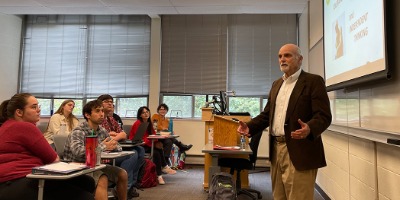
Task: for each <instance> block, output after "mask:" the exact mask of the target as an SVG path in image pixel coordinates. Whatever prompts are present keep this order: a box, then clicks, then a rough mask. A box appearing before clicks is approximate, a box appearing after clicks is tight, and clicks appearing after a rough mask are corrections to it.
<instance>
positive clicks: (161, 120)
mask: <svg viewBox="0 0 400 200" xmlns="http://www.w3.org/2000/svg"><path fill="white" fill-rule="evenodd" d="M167 113H168V106H167V104H165V103H163V104H160V105H159V106H158V107H157V113H155V114H154V115H153V116H152V117H151V122H152V123H154V122H157V131H163V130H168V128H169V119H168V118H167V117H166V115H167ZM161 142H162V143H163V147H164V148H163V149H164V156H165V159H166V160H167V161H169V157H170V156H171V150H172V144H175V145H176V146H178V148H179V150H180V151H188V150H189V149H190V148H192V147H193V145H192V144H189V145H185V144H183V143H182V142H181V141H179V140H177V139H176V138H169V139H165V140H161Z"/></svg>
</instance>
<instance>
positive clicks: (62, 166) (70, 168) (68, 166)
mask: <svg viewBox="0 0 400 200" xmlns="http://www.w3.org/2000/svg"><path fill="white" fill-rule="evenodd" d="M86 168H87V166H86V165H82V164H79V163H66V162H56V163H51V164H48V165H43V166H39V167H34V168H32V174H55V175H57V174H69V173H72V172H75V171H79V170H82V169H86Z"/></svg>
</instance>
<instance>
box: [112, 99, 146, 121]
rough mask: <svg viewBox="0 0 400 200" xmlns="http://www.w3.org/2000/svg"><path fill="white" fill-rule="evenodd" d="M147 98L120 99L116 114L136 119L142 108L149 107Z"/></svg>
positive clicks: (117, 101)
mask: <svg viewBox="0 0 400 200" xmlns="http://www.w3.org/2000/svg"><path fill="white" fill-rule="evenodd" d="M147 102H148V100H147V97H137V98H118V99H117V100H116V103H117V104H116V105H115V106H116V109H115V112H116V113H117V114H118V115H119V116H120V117H136V116H137V111H138V110H139V108H140V107H142V106H147Z"/></svg>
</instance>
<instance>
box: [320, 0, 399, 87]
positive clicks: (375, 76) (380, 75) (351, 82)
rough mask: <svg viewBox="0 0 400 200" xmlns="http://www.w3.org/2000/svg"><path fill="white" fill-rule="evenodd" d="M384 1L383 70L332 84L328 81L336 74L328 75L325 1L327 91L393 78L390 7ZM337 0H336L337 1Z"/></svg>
mask: <svg viewBox="0 0 400 200" xmlns="http://www.w3.org/2000/svg"><path fill="white" fill-rule="evenodd" d="M381 1H382V4H383V5H382V6H383V9H382V12H383V16H382V18H383V44H382V45H383V57H384V69H382V70H378V71H375V72H371V73H368V74H365V75H361V76H359V77H349V78H346V79H345V80H341V81H339V82H337V83H332V84H329V81H328V79H329V78H332V77H334V76H332V77H327V60H326V59H327V55H326V54H327V52H326V48H327V46H328V45H327V43H326V42H327V39H326V37H325V36H327V34H326V26H325V23H326V19H325V12H326V8H325V3H323V5H322V6H323V8H322V11H323V33H324V37H323V57H324V73H325V79H326V81H327V91H333V90H339V89H343V88H348V87H356V86H359V85H361V84H368V83H374V81H377V80H389V79H391V78H392V75H391V70H390V67H389V64H388V63H389V62H388V60H389V54H388V50H387V49H388V48H389V47H388V45H389V43H388V39H387V35H388V32H389V27H388V21H387V19H388V18H387V16H388V8H387V6H386V5H387V3H386V1H387V0H381ZM331 2H332V3H333V1H331ZM335 2H336V1H335ZM353 70H357V68H356V69H353ZM342 74H343V75H344V76H345V73H339V74H338V75H336V76H340V75H342Z"/></svg>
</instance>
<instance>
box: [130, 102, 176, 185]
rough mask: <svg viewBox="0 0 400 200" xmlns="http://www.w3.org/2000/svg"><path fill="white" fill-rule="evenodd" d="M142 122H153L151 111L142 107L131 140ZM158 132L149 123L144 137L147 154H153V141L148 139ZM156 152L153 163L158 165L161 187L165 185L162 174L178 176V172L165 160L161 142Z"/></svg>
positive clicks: (157, 144) (156, 146) (133, 126)
mask: <svg viewBox="0 0 400 200" xmlns="http://www.w3.org/2000/svg"><path fill="white" fill-rule="evenodd" d="M142 122H151V119H150V110H149V108H148V107H146V106H143V107H140V108H139V110H138V112H137V120H136V122H135V123H134V124H133V125H132V128H131V132H130V133H129V139H132V138H133V137H134V135H135V134H136V131H137V130H138V128H139V126H140V124H141V123H142ZM155 133H156V132H155V131H154V129H153V126H152V125H151V123H149V126H148V128H147V131H146V133H145V134H144V135H143V141H144V143H145V144H144V149H145V151H146V152H147V153H150V152H151V140H150V139H148V138H147V137H148V136H149V135H151V134H155ZM154 145H155V146H154V147H155V148H154V151H153V162H154V164H155V165H156V171H157V175H158V183H159V184H161V185H164V184H165V181H164V179H163V177H162V172H165V173H167V174H176V171H175V170H173V169H171V168H170V167H169V166H168V165H167V162H166V160H165V157H164V153H163V150H162V148H163V144H162V143H161V142H159V141H156V142H155V143H154Z"/></svg>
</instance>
